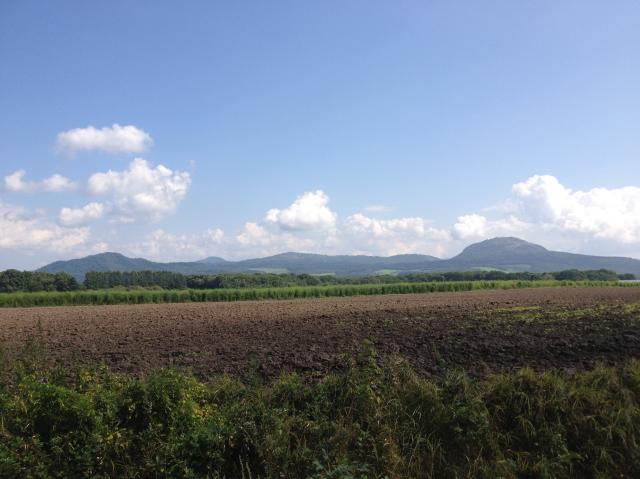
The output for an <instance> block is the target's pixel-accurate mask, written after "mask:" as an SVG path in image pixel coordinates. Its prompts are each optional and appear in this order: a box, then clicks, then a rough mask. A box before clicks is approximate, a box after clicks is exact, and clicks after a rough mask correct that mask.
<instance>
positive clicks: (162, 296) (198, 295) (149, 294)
mask: <svg viewBox="0 0 640 479" xmlns="http://www.w3.org/2000/svg"><path fill="white" fill-rule="evenodd" d="M561 286H571V287H591V286H611V287H617V286H620V287H623V286H624V287H638V286H640V285H639V284H638V283H618V282H612V281H557V280H535V281H515V280H508V281H449V282H443V281H436V282H428V283H393V284H353V285H349V284H345V285H329V286H299V287H275V288H237V289H225V288H220V289H209V290H203V289H186V290H144V289H132V290H123V289H108V290H79V291H65V292H57V291H51V292H37V293H22V292H19V293H0V307H31V306H70V305H94V304H95V305H99V304H144V303H185V302H204V301H211V302H214V301H247V300H264V299H295V298H323V297H331V296H361V295H375V294H410V293H435V292H453V291H473V290H484V289H517V288H540V287H561Z"/></svg>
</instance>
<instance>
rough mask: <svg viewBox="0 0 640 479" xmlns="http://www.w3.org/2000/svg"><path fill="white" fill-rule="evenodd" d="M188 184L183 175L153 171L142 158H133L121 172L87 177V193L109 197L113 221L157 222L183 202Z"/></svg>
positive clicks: (162, 169) (162, 168)
mask: <svg viewBox="0 0 640 479" xmlns="http://www.w3.org/2000/svg"><path fill="white" fill-rule="evenodd" d="M190 184H191V176H190V175H189V173H187V172H181V171H175V172H174V171H172V170H170V169H169V168H167V167H165V166H163V165H158V166H156V167H155V168H153V167H151V166H150V165H149V163H148V162H147V161H145V160H143V159H142V158H136V159H134V160H133V161H132V162H131V163H130V164H129V168H128V169H127V170H124V171H111V170H109V171H107V172H106V173H95V174H93V175H91V177H90V178H89V182H88V187H89V192H90V193H91V194H93V195H96V196H102V197H107V198H110V200H109V207H110V210H111V213H112V214H114V215H115V218H116V221H119V222H124V223H127V222H133V221H136V220H139V219H142V220H157V219H159V218H161V217H163V216H165V215H167V214H169V213H172V212H173V211H174V210H175V209H176V208H177V206H178V205H179V204H180V202H181V201H182V200H183V199H184V197H185V196H186V194H187V191H188V189H189V185H190Z"/></svg>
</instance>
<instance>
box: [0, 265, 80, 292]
mask: <svg viewBox="0 0 640 479" xmlns="http://www.w3.org/2000/svg"><path fill="white" fill-rule="evenodd" d="M81 287H82V285H81V284H80V283H78V281H76V279H75V278H74V277H73V276H71V275H70V274H69V273H56V274H51V273H41V272H34V271H18V270H16V269H8V270H6V271H2V272H0V293H14V292H17V291H24V292H36V291H75V290H77V289H80V288H81Z"/></svg>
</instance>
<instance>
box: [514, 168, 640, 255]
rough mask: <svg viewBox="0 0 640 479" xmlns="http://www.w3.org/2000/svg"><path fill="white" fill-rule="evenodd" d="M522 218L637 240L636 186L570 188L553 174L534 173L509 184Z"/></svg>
mask: <svg viewBox="0 0 640 479" xmlns="http://www.w3.org/2000/svg"><path fill="white" fill-rule="evenodd" d="M513 193H514V195H515V196H516V198H517V199H518V200H519V202H520V205H521V214H522V216H523V218H524V219H525V220H527V221H530V222H536V223H540V224H544V225H548V226H552V227H555V228H557V229H560V230H565V231H572V232H576V233H584V234H588V235H592V236H594V237H596V238H606V239H611V240H616V241H620V242H622V243H633V242H638V241H640V188H638V187H634V186H628V187H624V188H613V189H608V188H593V189H590V190H588V191H580V190H577V191H573V190H571V189H569V188H567V187H565V186H563V185H562V184H561V183H560V182H559V181H558V179H557V178H556V177H554V176H550V175H535V176H532V177H530V178H529V179H527V180H526V181H523V182H521V183H516V184H515V185H514V186H513Z"/></svg>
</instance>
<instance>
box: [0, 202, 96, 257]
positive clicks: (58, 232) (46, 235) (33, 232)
mask: <svg viewBox="0 0 640 479" xmlns="http://www.w3.org/2000/svg"><path fill="white" fill-rule="evenodd" d="M0 231H2V235H0V248H19V249H21V250H23V249H25V248H37V249H38V250H46V251H53V252H64V251H68V250H70V249H72V248H76V247H79V246H82V245H84V244H85V243H86V242H87V240H88V238H89V229H88V228H66V227H62V226H59V225H56V224H54V223H52V222H50V221H48V220H47V219H46V218H45V217H44V215H42V214H40V213H36V214H28V213H27V212H26V211H25V210H24V209H23V208H21V207H18V206H13V205H8V204H5V203H0Z"/></svg>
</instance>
